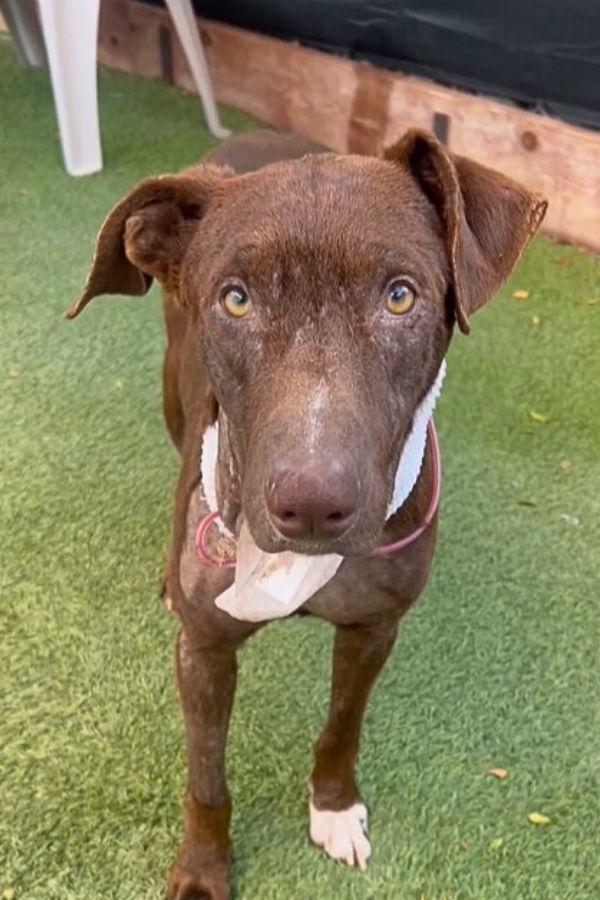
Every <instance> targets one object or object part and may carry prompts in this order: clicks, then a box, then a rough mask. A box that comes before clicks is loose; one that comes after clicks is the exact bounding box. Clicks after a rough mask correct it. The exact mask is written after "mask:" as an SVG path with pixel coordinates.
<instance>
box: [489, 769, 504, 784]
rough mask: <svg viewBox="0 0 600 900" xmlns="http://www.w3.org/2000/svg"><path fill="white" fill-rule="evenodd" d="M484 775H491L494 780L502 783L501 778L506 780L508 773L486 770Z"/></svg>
mask: <svg viewBox="0 0 600 900" xmlns="http://www.w3.org/2000/svg"><path fill="white" fill-rule="evenodd" d="M485 774H486V775H493V776H494V778H499V779H500V781H502V779H503V778H506V776H507V775H508V772H507V771H506V769H487V770H486V773H485Z"/></svg>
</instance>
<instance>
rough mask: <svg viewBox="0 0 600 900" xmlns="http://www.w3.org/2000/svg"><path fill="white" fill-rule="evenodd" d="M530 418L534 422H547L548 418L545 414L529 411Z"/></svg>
mask: <svg viewBox="0 0 600 900" xmlns="http://www.w3.org/2000/svg"><path fill="white" fill-rule="evenodd" d="M528 416H529V418H530V419H531V421H532V422H540V423H543V422H547V421H548V416H545V415H544V413H539V412H534V411H533V410H532V409H530V410H529V412H528Z"/></svg>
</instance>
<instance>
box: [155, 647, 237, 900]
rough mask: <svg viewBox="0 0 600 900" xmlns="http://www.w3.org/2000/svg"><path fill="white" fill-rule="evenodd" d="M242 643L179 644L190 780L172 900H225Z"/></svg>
mask: <svg viewBox="0 0 600 900" xmlns="http://www.w3.org/2000/svg"><path fill="white" fill-rule="evenodd" d="M238 644H239V642H235V643H234V642H232V641H226V642H225V641H223V642H221V641H219V642H216V643H215V644H210V645H209V646H197V645H195V644H194V643H193V641H192V639H190V637H189V636H188V634H187V633H186V631H185V630H182V631H181V632H180V633H179V636H178V640H177V681H178V686H179V694H180V698H181V705H182V707H183V713H184V717H185V727H186V741H187V755H188V782H187V788H186V794H185V800H184V824H185V831H184V837H183V842H182V844H181V847H180V849H179V853H178V854H177V857H176V859H175V863H174V864H173V867H172V869H171V875H170V879H169V886H168V890H167V898H168V900H192V898H194V900H195V898H203V900H227V898H228V897H229V869H230V859H231V846H230V840H229V819H230V814H231V803H230V799H229V792H228V790H227V784H226V781H225V744H226V740H227V730H228V728H229V718H230V715H231V707H232V704H233V696H234V692H235V683H236V669H237V665H236V649H237V646H238Z"/></svg>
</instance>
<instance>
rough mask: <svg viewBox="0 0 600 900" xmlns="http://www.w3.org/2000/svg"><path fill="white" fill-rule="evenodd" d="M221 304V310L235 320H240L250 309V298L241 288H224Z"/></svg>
mask: <svg viewBox="0 0 600 900" xmlns="http://www.w3.org/2000/svg"><path fill="white" fill-rule="evenodd" d="M221 303H222V305H223V309H225V311H226V312H228V313H229V315H230V316H235V318H236V319H241V318H242V316H245V315H246V313H247V312H248V310H249V309H250V297H249V296H248V294H247V293H246V291H245V290H244V289H243V288H241V287H228V288H225V290H224V291H223V293H222V295H221Z"/></svg>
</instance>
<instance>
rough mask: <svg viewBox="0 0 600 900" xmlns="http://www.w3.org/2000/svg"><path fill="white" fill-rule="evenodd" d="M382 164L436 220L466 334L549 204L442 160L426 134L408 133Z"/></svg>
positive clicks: (448, 157) (492, 176) (463, 163)
mask: <svg viewBox="0 0 600 900" xmlns="http://www.w3.org/2000/svg"><path fill="white" fill-rule="evenodd" d="M384 158H385V159H387V160H389V161H390V162H393V163H396V164H397V165H401V166H404V167H406V168H407V169H408V170H409V172H410V173H411V174H412V176H413V177H414V178H415V179H416V180H417V181H418V183H419V185H420V187H421V189H422V190H423V192H424V193H425V194H426V195H427V197H428V198H429V200H430V201H431V202H432V203H433V205H434V206H435V208H436V210H437V212H438V215H439V216H440V219H441V221H442V224H443V227H444V234H445V240H446V251H447V254H448V261H449V263H450V272H451V278H452V283H451V300H452V303H453V306H454V313H455V316H456V320H457V322H458V325H459V327H460V329H461V331H463V332H464V333H465V334H468V332H469V330H470V329H469V316H470V315H471V313H473V312H475V311H476V310H477V309H479V307H480V306H483V304H484V303H487V301H488V300H490V299H491V298H492V297H493V296H494V294H495V293H496V291H498V289H499V288H500V286H501V285H502V283H503V282H504V281H505V279H506V278H508V276H509V274H510V272H511V271H512V269H513V268H514V266H515V265H516V263H517V262H518V260H519V258H520V256H521V254H522V252H523V250H524V249H525V247H526V245H527V243H528V242H529V240H530V238H531V237H532V236H533V235H534V234H535V232H536V231H537V229H538V227H539V225H540V223H541V221H542V219H543V218H544V214H545V212H546V208H547V205H548V204H547V202H546V201H545V200H544V199H542V198H541V197H538V196H536V195H535V194H532V193H531V192H530V191H528V190H526V189H525V188H524V187H522V186H521V185H520V184H517V182H515V181H512V180H511V179H510V178H507V177H506V176H504V175H500V173H498V172H494V171H492V169H488V168H486V167H485V166H481V165H479V163H476V162H473V160H470V159H465V157H462V156H455V155H454V154H452V153H449V152H448V151H447V150H446V149H445V148H444V147H443V146H442V144H440V142H439V141H438V140H437V139H436V138H435V137H434V136H433V135H432V134H429V132H426V131H420V130H418V129H413V130H411V131H408V132H407V133H406V134H405V135H404V136H403V137H402V138H401V139H400V140H399V141H398V142H397V143H395V144H393V145H392V146H391V147H389V148H388V149H387V150H386V151H385V153H384Z"/></svg>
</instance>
